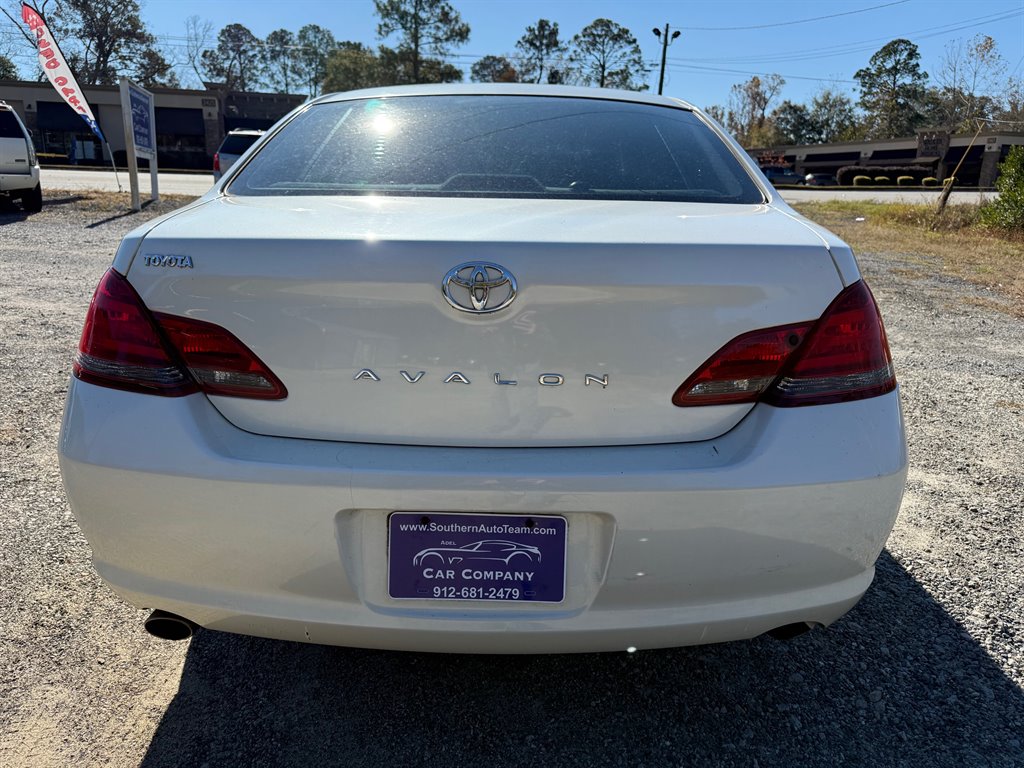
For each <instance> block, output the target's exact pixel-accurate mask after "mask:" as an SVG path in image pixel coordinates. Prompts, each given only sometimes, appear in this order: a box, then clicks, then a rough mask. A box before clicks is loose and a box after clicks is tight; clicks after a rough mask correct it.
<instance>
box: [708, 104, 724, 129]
mask: <svg viewBox="0 0 1024 768" xmlns="http://www.w3.org/2000/svg"><path fill="white" fill-rule="evenodd" d="M704 111H705V112H706V113H707V115H708V117H710V118H711V119H712V120H714V121H716V122H717V123H719V124H720V125H725V107H723V106H722V105H721V104H712V105H711V106H710V107H704Z"/></svg>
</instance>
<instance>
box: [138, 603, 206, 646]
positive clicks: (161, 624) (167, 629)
mask: <svg viewBox="0 0 1024 768" xmlns="http://www.w3.org/2000/svg"><path fill="white" fill-rule="evenodd" d="M143 626H145V628H146V631H147V632H149V634H151V635H152V636H153V637H159V638H160V639H161V640H188V639H189V638H190V637H192V635H193V634H195V633H196V631H197V630H198V629H199V625H198V624H196V623H195V622H193V621H189V620H188V619H186V618H184V617H183V616H178V615H176V614H173V613H168V612H167V611H160V610H156V611H153V612H152V613H151V614H149V617H148V618H147V619H146V622H145V624H144V625H143Z"/></svg>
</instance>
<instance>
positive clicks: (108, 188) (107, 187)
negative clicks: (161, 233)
mask: <svg viewBox="0 0 1024 768" xmlns="http://www.w3.org/2000/svg"><path fill="white" fill-rule="evenodd" d="M117 176H118V178H120V180H121V186H122V187H123V188H124V191H125V193H127V192H128V189H129V187H128V172H127V171H123V170H122V171H118V173H117ZM40 178H41V182H42V185H43V189H44V190H46V189H71V190H76V191H78V190H86V189H89V190H97V191H100V192H117V180H116V179H115V178H114V173H113V171H69V170H64V169H59V168H43V169H42V170H41V177H40ZM212 185H213V175H212V174H207V173H161V174H160V191H161V192H162V193H164V194H167V195H201V194H203V193H204V192H206V190H208V189H209V188H210V187H211V186H212ZM139 187H140V190H141V191H142V196H143V199H146V196H147V195H148V194H149V173H148V172H146V173H140V174H139Z"/></svg>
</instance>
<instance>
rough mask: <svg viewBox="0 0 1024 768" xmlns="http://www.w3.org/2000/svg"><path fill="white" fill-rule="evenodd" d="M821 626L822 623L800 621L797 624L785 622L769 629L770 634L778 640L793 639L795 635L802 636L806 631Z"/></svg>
mask: <svg viewBox="0 0 1024 768" xmlns="http://www.w3.org/2000/svg"><path fill="white" fill-rule="evenodd" d="M819 626H821V625H820V624H817V623H814V622H807V621H798V622H797V623H795V624H783V625H782V626H781V627H776V628H775V629H769V630H768V635H769V636H771V637H773V638H775V639H776V640H792V639H793V638H794V637H800V635H802V634H804V633H805V632H810V631H811V630H812V629H814V628H815V627H819Z"/></svg>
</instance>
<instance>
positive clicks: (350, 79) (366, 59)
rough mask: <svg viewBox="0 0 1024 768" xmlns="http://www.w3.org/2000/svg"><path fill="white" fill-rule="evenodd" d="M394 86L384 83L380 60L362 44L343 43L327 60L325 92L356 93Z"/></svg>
mask: <svg viewBox="0 0 1024 768" xmlns="http://www.w3.org/2000/svg"><path fill="white" fill-rule="evenodd" d="M381 85H394V83H388V82H384V73H383V72H382V68H381V64H380V60H379V59H378V57H377V55H376V54H375V53H374V52H373V50H372V49H370V48H368V47H366V46H365V45H363V44H362V43H351V42H343V43H339V44H338V46H337V48H335V49H334V51H333V52H332V53H331V55H330V56H329V57H328V58H327V65H326V75H325V76H324V82H323V86H324V92H325V93H330V92H333V91H356V90H359V89H360V88H375V87H377V86H381Z"/></svg>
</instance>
